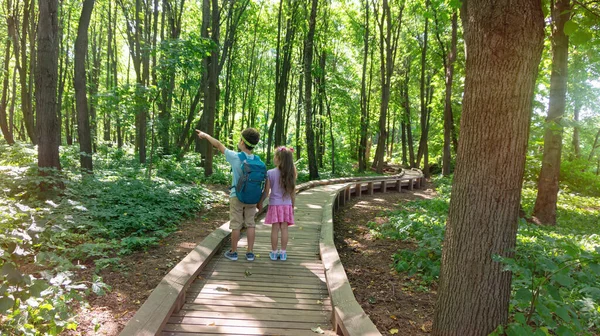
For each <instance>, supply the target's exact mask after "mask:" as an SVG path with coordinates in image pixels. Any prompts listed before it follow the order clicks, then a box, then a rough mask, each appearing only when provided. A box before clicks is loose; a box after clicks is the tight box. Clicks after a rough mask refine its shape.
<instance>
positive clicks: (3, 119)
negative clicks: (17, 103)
mask: <svg viewBox="0 0 600 336" xmlns="http://www.w3.org/2000/svg"><path fill="white" fill-rule="evenodd" d="M9 66H10V42H8V41H7V43H6V49H5V52H4V69H3V72H4V74H3V77H4V78H3V80H2V100H1V101H0V129H1V130H2V135H3V136H4V140H6V143H8V144H9V145H12V144H14V143H15V140H14V139H13V135H12V130H11V129H10V128H9V123H8V119H7V115H6V107H7V105H8V85H9V77H10V76H9V74H10V69H9ZM13 94H14V93H13Z"/></svg>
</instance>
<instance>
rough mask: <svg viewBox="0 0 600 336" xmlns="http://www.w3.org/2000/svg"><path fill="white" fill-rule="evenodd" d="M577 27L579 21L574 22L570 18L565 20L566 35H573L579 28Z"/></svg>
mask: <svg viewBox="0 0 600 336" xmlns="http://www.w3.org/2000/svg"><path fill="white" fill-rule="evenodd" d="M577 28H578V25H577V23H575V22H573V20H569V21H567V22H565V27H564V32H565V34H566V35H571V34H573V33H574V32H575V31H576V30H577Z"/></svg>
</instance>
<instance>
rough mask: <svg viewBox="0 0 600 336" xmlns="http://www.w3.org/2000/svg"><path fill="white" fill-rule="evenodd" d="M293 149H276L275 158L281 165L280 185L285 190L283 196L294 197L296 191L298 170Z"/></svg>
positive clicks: (278, 166)
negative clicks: (295, 165)
mask: <svg viewBox="0 0 600 336" xmlns="http://www.w3.org/2000/svg"><path fill="white" fill-rule="evenodd" d="M293 151H294V150H293V149H292V148H286V147H278V148H276V149H275V157H276V158H277V161H278V162H279V164H278V165H277V168H279V172H280V173H281V174H280V177H279V184H281V187H282V188H283V194H284V195H289V196H292V195H293V194H294V192H295V189H296V168H295V167H294V154H293Z"/></svg>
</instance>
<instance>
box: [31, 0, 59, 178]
mask: <svg viewBox="0 0 600 336" xmlns="http://www.w3.org/2000/svg"><path fill="white" fill-rule="evenodd" d="M39 7H40V16H39V23H38V24H39V25H38V36H37V42H38V43H37V44H38V51H37V58H38V59H37V64H38V66H39V67H38V69H37V72H36V80H35V83H36V85H35V89H36V90H35V101H36V106H37V120H36V122H37V126H38V129H37V134H38V143H39V145H38V167H40V168H55V169H60V160H59V156H58V146H59V143H58V137H57V136H56V133H57V132H59V131H60V126H59V123H58V118H57V115H56V86H57V78H58V0H39ZM43 173H44V172H43V171H42V174H43Z"/></svg>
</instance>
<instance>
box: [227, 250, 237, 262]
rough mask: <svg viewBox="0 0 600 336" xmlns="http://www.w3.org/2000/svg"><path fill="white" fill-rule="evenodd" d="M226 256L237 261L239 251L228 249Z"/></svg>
mask: <svg viewBox="0 0 600 336" xmlns="http://www.w3.org/2000/svg"><path fill="white" fill-rule="evenodd" d="M224 256H225V258H227V259H229V260H233V261H236V260H237V259H238V256H237V252H231V251H227V252H225V254H224Z"/></svg>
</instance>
